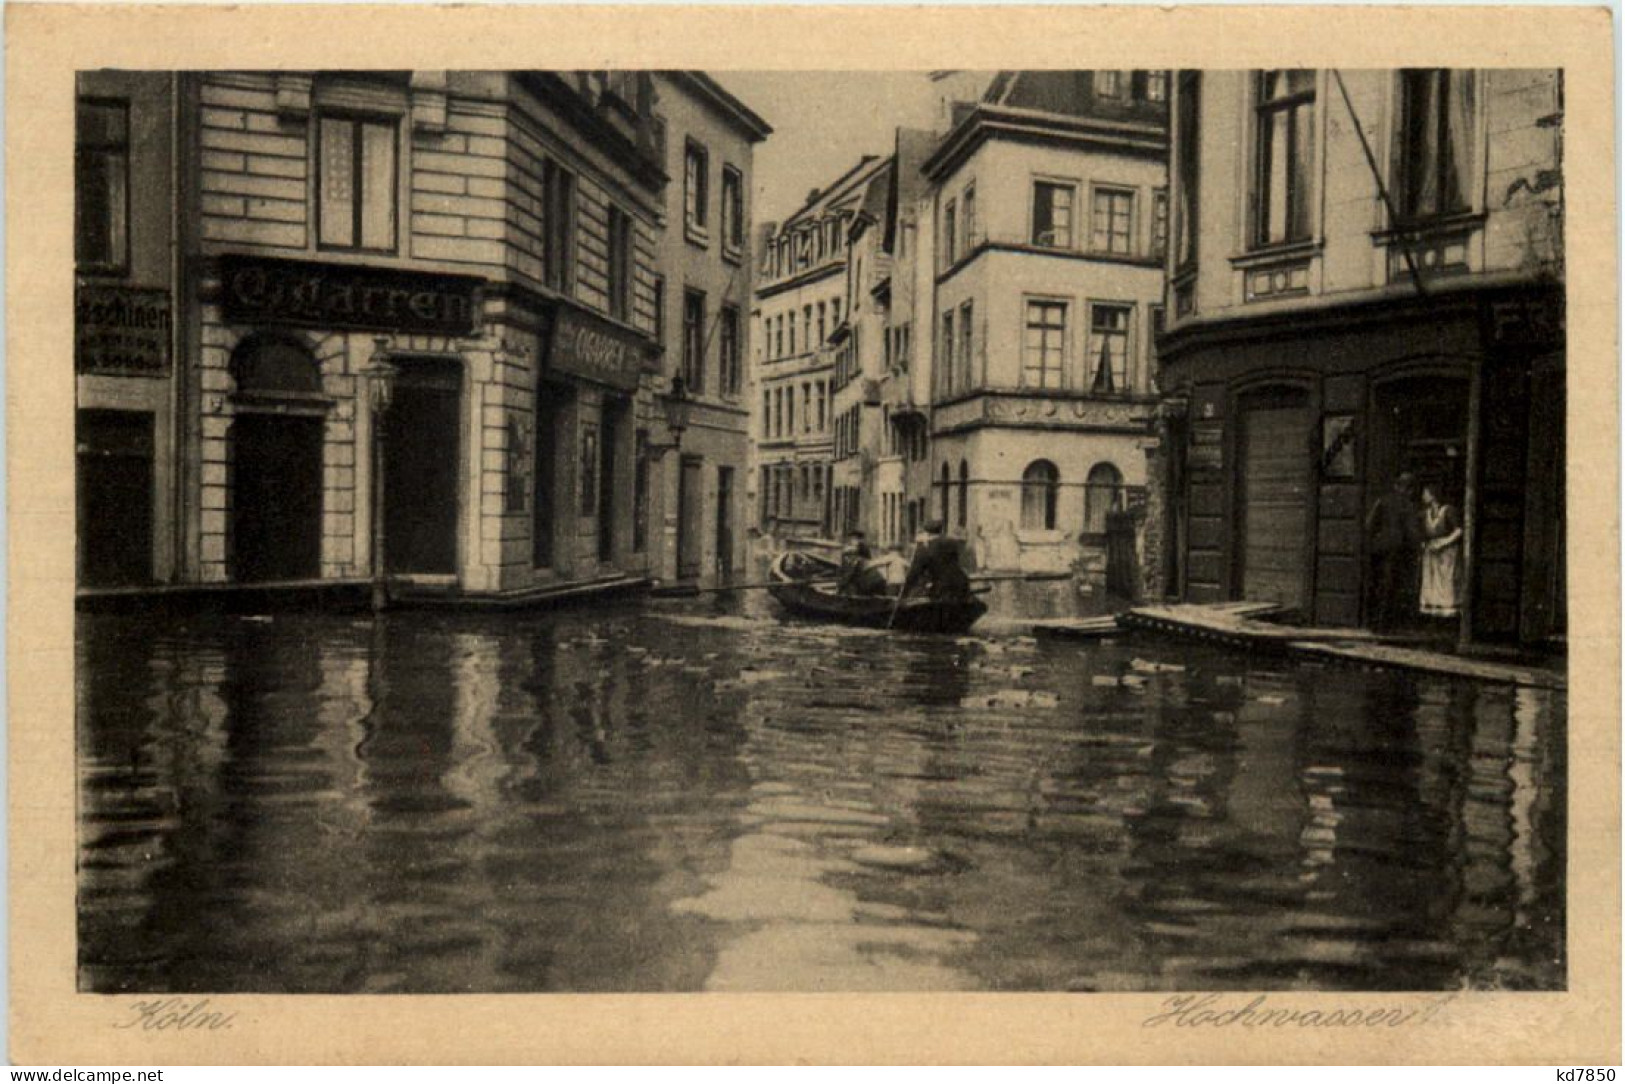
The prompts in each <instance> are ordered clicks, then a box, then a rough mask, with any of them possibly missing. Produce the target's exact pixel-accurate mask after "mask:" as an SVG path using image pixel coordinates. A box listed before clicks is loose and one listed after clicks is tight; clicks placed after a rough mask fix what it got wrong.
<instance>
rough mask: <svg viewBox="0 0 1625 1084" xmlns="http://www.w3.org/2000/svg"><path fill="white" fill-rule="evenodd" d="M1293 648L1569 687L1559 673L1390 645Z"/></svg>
mask: <svg viewBox="0 0 1625 1084" xmlns="http://www.w3.org/2000/svg"><path fill="white" fill-rule="evenodd" d="M1293 648H1294V650H1296V651H1301V652H1304V653H1305V654H1309V655H1315V656H1319V657H1321V658H1328V659H1333V660H1336V661H1339V662H1350V663H1363V664H1365V665H1367V666H1390V667H1397V668H1399V669H1404V670H1424V671H1427V672H1428V673H1432V674H1449V675H1451V676H1453V677H1464V678H1473V679H1475V680H1477V681H1494V682H1500V683H1502V684H1505V685H1522V686H1525V687H1527V688H1534V689H1566V688H1568V684H1569V683H1568V678H1567V677H1565V676H1564V675H1563V674H1562V673H1560V672H1559V671H1557V670H1548V669H1546V668H1544V667H1537V666H1517V665H1513V664H1510V663H1502V662H1490V661H1487V660H1484V659H1470V658H1465V657H1463V656H1461V655H1447V654H1445V653H1444V652H1441V651H1423V650H1419V649H1417V648H1411V647H1397V646H1394V645H1391V644H1356V643H1346V644H1327V643H1300V644H1294V645H1293Z"/></svg>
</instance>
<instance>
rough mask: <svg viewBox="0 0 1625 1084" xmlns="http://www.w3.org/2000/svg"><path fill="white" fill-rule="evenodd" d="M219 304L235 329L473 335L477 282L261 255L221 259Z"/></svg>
mask: <svg viewBox="0 0 1625 1084" xmlns="http://www.w3.org/2000/svg"><path fill="white" fill-rule="evenodd" d="M220 279H221V306H222V307H223V308H224V309H225V317H226V319H227V320H228V321H229V322H231V323H236V324H291V325H294V326H296V327H319V328H329V327H332V328H359V329H363V330H367V331H393V332H405V333H418V334H430V335H472V334H473V333H474V317H475V310H476V308H477V306H478V289H479V286H480V282H481V280H480V279H477V278H470V277H467V276H464V275H430V274H424V273H423V272H421V271H401V270H397V269H395V268H382V267H351V266H340V265H336V264H322V263H311V262H308V261H305V260H273V259H266V258H263V257H258V256H223V257H221V259H220Z"/></svg>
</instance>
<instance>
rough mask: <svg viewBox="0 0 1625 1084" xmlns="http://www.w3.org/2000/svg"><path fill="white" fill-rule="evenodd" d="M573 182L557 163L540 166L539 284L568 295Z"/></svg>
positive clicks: (572, 248) (571, 275)
mask: <svg viewBox="0 0 1625 1084" xmlns="http://www.w3.org/2000/svg"><path fill="white" fill-rule="evenodd" d="M575 203H576V179H575V175H574V174H572V173H571V172H570V171H569V170H566V169H563V168H562V167H560V166H559V165H558V164H557V163H555V162H552V161H544V162H543V163H542V281H543V282H545V283H546V284H547V285H548V286H551V287H552V288H553V289H555V290H561V291H565V292H568V291H569V289H570V287H571V286H572V285H573V284H574V282H575V217H576V206H575Z"/></svg>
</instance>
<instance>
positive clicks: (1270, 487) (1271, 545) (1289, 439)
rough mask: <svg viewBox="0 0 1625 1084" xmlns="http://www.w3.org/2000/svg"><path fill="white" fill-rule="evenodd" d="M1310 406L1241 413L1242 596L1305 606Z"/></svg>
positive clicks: (1263, 408) (1260, 408) (1296, 607)
mask: <svg viewBox="0 0 1625 1084" xmlns="http://www.w3.org/2000/svg"><path fill="white" fill-rule="evenodd" d="M1309 431H1310V418H1309V409H1308V407H1307V406H1297V405H1293V406H1285V405H1280V406H1277V405H1271V406H1257V407H1253V408H1252V409H1249V410H1247V411H1245V413H1244V414H1243V416H1242V428H1241V434H1240V440H1241V486H1240V494H1239V498H1240V499H1239V502H1238V505H1239V507H1238V512H1239V516H1240V519H1241V530H1240V532H1239V537H1240V540H1241V553H1240V557H1241V576H1240V584H1241V596H1242V597H1243V598H1245V599H1247V600H1248V601H1251V602H1265V601H1268V602H1278V603H1280V604H1281V605H1283V606H1286V607H1288V608H1289V609H1293V610H1298V611H1300V612H1303V611H1306V610H1307V608H1308V606H1307V601H1308V578H1309V577H1308V566H1307V561H1308V550H1309V493H1310V482H1309V465H1310V464H1309Z"/></svg>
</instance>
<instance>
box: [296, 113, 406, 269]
mask: <svg viewBox="0 0 1625 1084" xmlns="http://www.w3.org/2000/svg"><path fill="white" fill-rule="evenodd" d="M398 127H399V126H398V124H397V123H396V121H394V120H393V119H378V118H367V117H358V116H348V115H341V114H323V115H321V116H320V117H319V118H318V120H317V130H318V133H319V135H318V139H317V143H318V147H317V163H316V169H317V176H318V181H317V192H318V193H319V198H318V201H317V220H318V226H317V236H318V238H319V240H320V243H321V247H323V248H341V249H342V248H349V249H367V250H370V251H378V252H392V251H394V249H395V222H396V171H397V169H398V166H399V163H398V161H397V147H396V132H397V129H398Z"/></svg>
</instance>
